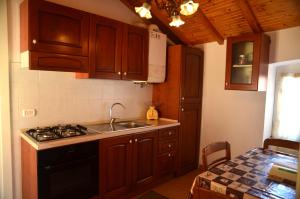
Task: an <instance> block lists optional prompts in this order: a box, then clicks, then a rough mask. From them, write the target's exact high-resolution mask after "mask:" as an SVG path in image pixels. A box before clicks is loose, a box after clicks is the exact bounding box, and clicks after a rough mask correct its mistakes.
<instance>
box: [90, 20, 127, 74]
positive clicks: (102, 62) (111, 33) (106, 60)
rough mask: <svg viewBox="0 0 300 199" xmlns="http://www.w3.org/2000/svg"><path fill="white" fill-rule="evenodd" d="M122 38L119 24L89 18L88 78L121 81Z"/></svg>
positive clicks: (121, 25) (121, 29)
mask: <svg viewBox="0 0 300 199" xmlns="http://www.w3.org/2000/svg"><path fill="white" fill-rule="evenodd" d="M122 37H123V24H122V23H121V22H118V21H115V20H111V19H107V18H104V17H100V16H96V15H93V16H92V17H91V25H90V68H89V77H91V78H105V79H121V77H122V71H121V70H122Z"/></svg>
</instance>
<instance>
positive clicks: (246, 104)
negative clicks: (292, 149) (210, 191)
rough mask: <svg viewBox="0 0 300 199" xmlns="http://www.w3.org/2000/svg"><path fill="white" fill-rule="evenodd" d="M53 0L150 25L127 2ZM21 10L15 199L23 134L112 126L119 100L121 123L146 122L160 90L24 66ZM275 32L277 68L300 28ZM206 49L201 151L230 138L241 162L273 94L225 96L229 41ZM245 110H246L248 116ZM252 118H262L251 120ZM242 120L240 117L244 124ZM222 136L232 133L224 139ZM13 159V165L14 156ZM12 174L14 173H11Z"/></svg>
mask: <svg viewBox="0 0 300 199" xmlns="http://www.w3.org/2000/svg"><path fill="white" fill-rule="evenodd" d="M53 2H56V3H59V4H63V5H65V6H68V7H74V8H77V9H80V10H84V11H86V12H90V13H95V14H98V15H101V16H104V17H107V18H112V19H115V20H118V21H122V22H125V23H128V24H137V23H142V21H141V19H140V18H139V17H137V16H136V15H135V14H134V12H132V11H131V10H129V9H128V8H127V7H126V6H125V5H124V4H122V3H121V2H119V1H108V0H107V1H92V0H91V1H84V2H80V4H79V3H78V2H77V1H67V0H65V1H53ZM19 6H20V1H8V32H9V34H8V39H9V62H10V88H11V94H10V95H11V97H10V104H11V118H12V119H11V124H12V125H11V132H12V134H11V138H9V136H7V137H8V138H7V137H6V138H5V143H6V144H9V145H10V148H11V151H12V155H11V156H10V158H11V163H12V166H10V168H13V171H9V170H7V171H8V172H7V175H8V176H9V175H11V177H10V178H6V179H10V181H11V182H13V184H12V183H11V187H10V188H8V189H7V190H11V193H14V196H11V195H8V197H5V198H21V192H22V191H21V187H22V186H21V157H20V151H21V149H20V147H21V144H20V134H19V130H20V129H24V128H34V127H37V126H40V127H42V126H48V125H52V124H53V125H55V124H66V123H85V122H95V121H107V120H109V108H110V106H111V105H112V104H113V103H115V102H121V103H122V104H124V105H125V107H126V111H125V112H124V111H123V110H122V109H120V110H118V109H116V111H117V112H116V113H115V114H116V115H118V117H120V118H122V119H132V118H145V113H146V110H147V108H148V106H149V105H150V104H151V103H152V92H153V91H152V86H151V85H148V86H145V87H143V88H141V87H140V86H139V85H136V84H133V83H132V82H131V81H121V80H104V79H80V80H78V79H75V74H74V73H68V72H48V71H35V70H28V69H24V68H22V67H21V54H20V39H19V38H20V25H19V24H20V21H19V17H20V16H19ZM1 13H2V12H1ZM298 26H299V25H298ZM267 34H268V35H270V37H271V41H272V42H271V46H270V49H271V50H270V58H269V61H270V63H276V62H281V61H286V60H292V59H297V58H298V59H299V57H300V55H299V52H300V50H299V45H298V44H299V43H300V42H299V36H298V35H299V27H295V28H289V29H284V30H278V31H274V32H269V33H267ZM198 47H200V48H202V49H203V51H204V80H203V102H202V107H203V110H202V127H201V143H200V148H201V149H202V148H203V147H204V146H205V145H207V144H208V143H210V142H212V141H215V140H228V141H229V142H230V143H231V144H232V147H233V148H232V153H233V156H236V155H238V154H240V153H242V152H244V151H246V150H248V149H251V148H253V147H256V146H261V145H262V140H263V136H264V135H263V134H262V132H263V129H264V107H265V98H266V93H265V92H243V91H226V90H224V77H225V60H226V43H224V44H223V45H219V44H218V43H216V42H211V43H206V44H203V45H199V46H198ZM216 56H217V57H218V59H216ZM2 80H3V78H1V81H2ZM3 107H6V106H3ZM241 107H243V111H240V109H241ZM116 108H117V107H116ZM23 109H36V110H37V112H36V115H35V116H34V117H23V116H22V110H23ZM127 110H128V111H127ZM230 112H234V115H233V114H228V113H230ZM248 117H252V118H255V119H253V120H251V121H249V119H248ZM3 118H4V117H3ZM235 118H239V120H238V122H236V120H235ZM8 123H9V122H8ZM3 124H4V123H3ZM236 124H238V125H236ZM6 128H7V127H6ZM220 131H221V132H224V133H223V134H220V133H218V132H220ZM9 132H10V131H9ZM241 132H242V133H243V135H244V136H243V137H252V138H251V139H249V140H247V141H248V142H245V143H244V145H243V146H242V145H240V144H239V143H240V141H241V137H240V134H241ZM253 134H254V135H253ZM3 140H4V139H3ZM9 140H10V141H9ZM3 142H4V141H3ZM10 142H11V143H10ZM8 151H10V150H8ZM5 160H8V161H9V158H8V159H5ZM6 164H7V163H6ZM6 168H9V166H6ZM11 172H13V175H12V174H10V173H11ZM12 176H13V179H12ZM5 182H8V185H6V186H9V184H10V183H9V181H5ZM12 187H13V188H12ZM12 189H13V190H12Z"/></svg>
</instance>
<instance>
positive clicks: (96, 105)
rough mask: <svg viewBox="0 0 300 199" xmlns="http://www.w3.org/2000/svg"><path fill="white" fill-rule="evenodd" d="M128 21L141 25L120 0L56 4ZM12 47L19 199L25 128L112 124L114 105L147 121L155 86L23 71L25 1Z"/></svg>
mask: <svg viewBox="0 0 300 199" xmlns="http://www.w3.org/2000/svg"><path fill="white" fill-rule="evenodd" d="M51 1H53V2H57V3H61V4H64V5H67V6H70V7H74V8H78V9H81V10H85V11H88V12H92V13H96V14H99V15H102V16H107V17H109V18H113V19H117V20H119V21H123V22H125V23H130V24H133V25H135V24H137V23H141V20H140V18H138V17H137V16H135V15H134V14H133V13H132V12H131V11H130V10H129V9H128V8H127V7H125V6H124V5H123V4H122V3H121V2H120V1H119V0H85V1H81V0H51ZM9 2H10V3H9V20H10V21H9V22H10V25H9V35H10V38H9V45H10V65H11V102H12V124H13V125H12V128H13V130H12V131H13V162H14V165H13V169H14V194H15V195H14V198H15V199H20V198H21V167H20V136H19V130H20V129H22V128H29V127H36V126H44V125H51V124H58V123H77V122H79V123H80V122H93V121H104V120H108V119H109V118H108V117H109V116H108V110H109V107H110V105H111V104H112V103H114V102H121V103H123V104H124V105H125V106H126V115H125V114H124V112H122V110H121V109H119V110H118V108H117V107H116V113H117V114H119V115H118V116H120V117H121V118H124V119H126V118H127V119H128V118H141V117H144V116H145V113H146V109H147V106H148V105H150V103H151V99H152V86H148V87H145V88H140V87H139V86H138V85H134V84H133V83H132V82H130V81H113V80H78V79H75V76H74V73H68V72H47V71H30V70H28V69H21V68H20V53H19V49H20V39H19V35H20V29H19V2H20V0H11V1H9ZM28 108H34V109H36V110H37V115H36V117H32V118H23V117H22V115H21V112H22V110H23V109H28Z"/></svg>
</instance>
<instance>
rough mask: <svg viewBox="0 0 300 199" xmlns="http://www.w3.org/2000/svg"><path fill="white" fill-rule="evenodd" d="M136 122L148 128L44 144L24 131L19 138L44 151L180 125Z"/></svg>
mask: <svg viewBox="0 0 300 199" xmlns="http://www.w3.org/2000/svg"><path fill="white" fill-rule="evenodd" d="M134 121H138V122H145V123H147V124H149V126H145V127H138V128H128V129H122V130H118V131H106V132H105V131H104V132H96V131H93V130H91V131H89V133H88V134H86V135H82V136H75V137H70V138H63V139H57V140H50V141H45V142H38V141H36V140H34V139H33V138H32V137H31V136H29V135H28V134H26V133H25V131H26V130H22V131H21V137H22V138H23V139H24V140H26V141H27V142H28V143H29V144H30V145H31V146H32V147H33V148H35V149H36V150H44V149H49V148H54V147H59V146H65V145H70V144H76V143H82V142H88V141H93V140H100V139H104V138H110V137H116V136H123V135H130V134H134V133H140V132H145V131H152V130H157V129H162V128H168V127H174V126H179V125H180V123H179V122H178V121H177V120H171V119H166V118H160V119H159V120H134ZM96 124H101V123H93V124H82V125H83V126H87V127H88V126H90V125H96Z"/></svg>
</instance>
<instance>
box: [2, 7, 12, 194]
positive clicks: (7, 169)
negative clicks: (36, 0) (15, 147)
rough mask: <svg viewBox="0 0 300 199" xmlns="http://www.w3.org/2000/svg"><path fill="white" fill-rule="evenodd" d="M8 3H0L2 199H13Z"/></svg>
mask: <svg viewBox="0 0 300 199" xmlns="http://www.w3.org/2000/svg"><path fill="white" fill-rule="evenodd" d="M7 23H8V22H7V1H0V30H1V31H0V198H12V194H13V191H12V158H11V129H10V102H9V62H8V30H7V29H8V28H7Z"/></svg>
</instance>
